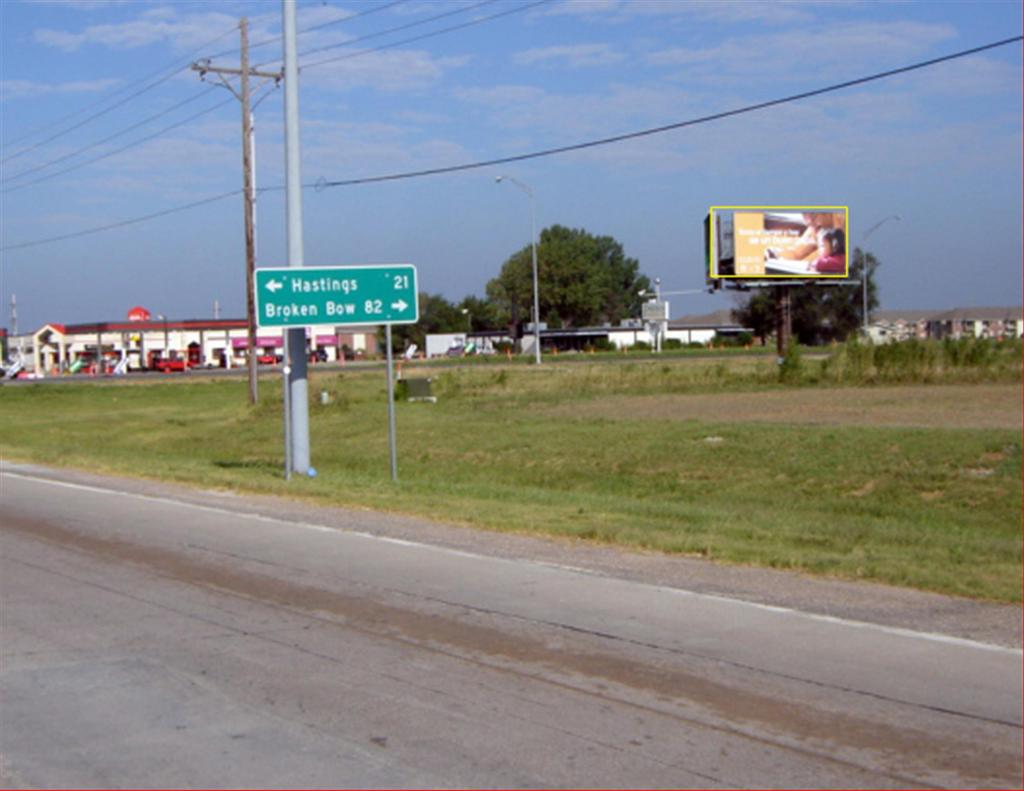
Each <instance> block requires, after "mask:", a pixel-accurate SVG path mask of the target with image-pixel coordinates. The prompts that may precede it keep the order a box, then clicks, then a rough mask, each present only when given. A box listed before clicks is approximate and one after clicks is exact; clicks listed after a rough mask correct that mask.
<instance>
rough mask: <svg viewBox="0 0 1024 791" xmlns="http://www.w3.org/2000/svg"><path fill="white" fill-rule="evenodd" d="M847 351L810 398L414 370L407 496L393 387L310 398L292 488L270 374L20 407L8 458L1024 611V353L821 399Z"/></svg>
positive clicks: (564, 376)
mask: <svg viewBox="0 0 1024 791" xmlns="http://www.w3.org/2000/svg"><path fill="white" fill-rule="evenodd" d="M839 353H842V354H846V355H849V354H851V352H850V351H849V350H837V351H836V352H834V353H833V354H832V356H831V358H830V361H827V362H819V361H806V360H805V361H803V362H801V363H799V365H800V371H799V374H800V375H799V377H798V378H797V380H796V381H798V382H799V383H800V384H801V385H802V386H797V387H781V386H779V385H778V384H777V383H776V380H777V379H778V373H777V369H776V366H775V363H774V361H773V360H769V359H757V358H749V359H746V358H744V359H735V360H727V361H722V360H700V359H692V358H688V359H686V358H684V359H678V360H675V361H666V360H648V361H644V362H636V363H633V362H630V363H625V364H618V365H604V364H601V363H600V362H594V363H591V364H579V363H576V364H573V365H560V364H557V363H554V362H552V361H549V362H547V363H545V365H544V366H543V367H541V368H540V369H537V368H524V367H521V366H511V367H503V366H499V365H487V366H477V367H472V368H465V369H454V370H451V369H449V370H442V371H438V370H436V369H435V370H432V371H420V372H419V374H430V375H432V376H434V390H435V393H436V394H437V395H438V396H439V401H438V403H437V404H425V403H412V404H410V403H405V402H402V403H399V404H398V408H397V409H398V445H399V474H400V478H401V481H400V483H399V484H398V485H393V484H392V483H391V482H390V480H389V475H388V460H387V454H388V451H387V428H386V403H385V384H384V374H383V372H382V371H380V370H377V371H362V372H343V373H340V374H338V373H336V372H335V373H329V374H324V375H318V376H315V377H314V378H313V380H312V384H311V388H310V392H311V404H310V429H311V435H312V445H313V463H314V465H315V466H316V467H317V469H318V471H319V475H318V477H317V478H315V479H312V480H307V479H302V480H293V481H292V482H290V483H286V482H285V481H283V480H282V479H281V466H282V451H281V433H282V432H281V391H280V386H279V384H278V382H277V381H276V377H275V379H274V380H273V381H269V380H265V381H263V382H262V383H261V396H262V401H261V403H260V405H259V406H257V407H255V408H250V407H249V406H248V405H247V404H246V395H245V394H246V384H245V382H243V381H230V382H229V381H223V380H208V381H194V382H185V381H181V380H176V381H173V382H171V381H168V382H167V383H160V384H138V385H132V384H130V383H125V384H124V385H115V386H95V385H64V386H60V387H54V386H30V387H17V388H4V389H2V390H0V409H2V411H3V414H4V426H5V438H4V445H5V447H4V456H6V457H8V458H12V459H21V460H26V461H34V462H40V463H46V464H56V465H68V466H76V467H83V468H87V469H90V470H95V471H109V472H115V473H122V474H124V473H126V474H131V475H141V476H147V477H154V478H162V479H165V480H174V481H183V482H188V483H199V484H202V485H205V486H225V487H232V488H236V489H241V490H249V491H259V492H265V493H273V494H288V495H292V496H301V497H308V498H312V499H316V500H320V501H323V502H330V503H339V504H348V505H364V506H369V507H372V508H381V509H389V510H396V511H403V512H407V513H415V514H421V515H424V516H429V517H434V518H439V519H444V520H450V521H456V522H464V523H468V524H474V525H479V526H484V527H488V528H492V529H500V530H513V531H521V532H534V533H543V534H548V535H555V536H564V537H571V538H579V539H589V540H596V541H602V542H608V543H614V544H621V545H625V546H631V547H639V548H645V549H653V550H659V551H664V552H676V553H685V554H689V555H698V556H702V557H707V558H711V559H715V560H722V561H728V562H736V563H748V564H754V565H761V566H771V567H777V568H792V569H800V570H804V571H809V572H812V573H819V574H828V575H834V576H838V577H844V578H854V579H869V580H875V581H881V582H887V583H891V584H896V585H904V586H911V587H916V588H922V589H928V590H934V591H940V592H945V593H953V594H959V595H966V596H972V597H978V598H986V599H993V600H999V601H1012V602H1019V601H1020V595H1021V583H1020V580H1021V532H1020V527H1021V431H1020V393H1021V391H1020V369H1019V359H1020V358H1019V348H1018V351H1017V352H1016V357H1015V358H1014V357H1013V354H1012V350H1010V352H1009V353H1005V352H1003V353H1000V354H997V355H996V356H995V357H993V358H992V359H990V360H989V361H988V362H986V363H984V364H979V365H971V364H967V363H964V364H963V365H959V366H957V365H953V364H951V363H949V362H948V361H946V362H942V361H941V360H940V361H939V362H938V363H937V367H935V368H933V369H929V370H930V371H931V373H929V374H928V375H927V376H925V377H921V376H919V375H918V374H913V375H911V374H904V375H901V376H903V378H909V379H910V380H911V381H918V380H920V379H922V378H923V379H926V380H929V381H942V380H943V379H946V380H949V381H954V382H972V381H979V380H988V381H989V382H990V383H989V384H958V385H955V386H942V385H923V386H922V385H903V386H899V387H860V388H857V389H852V388H849V387H843V388H839V387H835V386H832V385H828V386H826V385H823V384H821V383H822V382H823V381H828V380H829V379H830V376H831V377H834V376H835V373H834V372H835V371H836V366H837V362H836V361H835V358H836V356H837V354H839ZM852 353H856V354H863V353H862V352H860V351H858V350H854V352H852ZM851 368H852V366H851V365H845V366H844V368H843V370H844V371H845V373H844V379H842V380H841V381H850V378H851V374H850V373H849V372H850V370H851ZM830 369H831V371H832V374H831V375H830V374H829V370H830ZM405 374H406V376H416V375H418V373H417V371H416V369H415V367H412V368H410V367H409V366H407V367H406V370H405ZM900 378H901V377H899V376H888V377H882V376H879V375H878V374H877V367H876V366H875V365H874V364H873V363H872V364H869V365H864V364H863V361H862V362H861V378H860V381H899V380H900ZM993 381H994V382H996V383H994V384H993V383H991V382H993ZM814 382H818V385H817V386H812V385H813V383H814ZM322 390H325V391H327V392H328V394H329V396H330V403H329V404H327V405H326V406H325V405H321V404H320V401H319V394H320V392H321V391H322ZM975 402H977V403H975ZM766 404H767V405H769V406H768V407H767V408H766V407H765V405H766ZM844 404H845V405H846V406H845V407H844V408H840V406H841V405H844Z"/></svg>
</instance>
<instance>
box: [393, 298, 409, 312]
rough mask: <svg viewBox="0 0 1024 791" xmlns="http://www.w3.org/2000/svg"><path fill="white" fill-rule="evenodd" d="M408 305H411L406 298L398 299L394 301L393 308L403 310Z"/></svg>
mask: <svg viewBox="0 0 1024 791" xmlns="http://www.w3.org/2000/svg"><path fill="white" fill-rule="evenodd" d="M407 307H409V303H408V302H406V301H405V300H404V299H400V300H398V302H392V303H391V309H392V310H397V311H403V310H405V309H406V308H407Z"/></svg>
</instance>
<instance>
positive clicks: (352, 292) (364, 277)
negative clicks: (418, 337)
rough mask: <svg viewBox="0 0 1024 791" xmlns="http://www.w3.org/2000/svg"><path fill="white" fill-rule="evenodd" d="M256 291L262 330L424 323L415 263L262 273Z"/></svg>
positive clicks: (291, 269) (260, 272)
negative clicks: (420, 318)
mask: <svg viewBox="0 0 1024 791" xmlns="http://www.w3.org/2000/svg"><path fill="white" fill-rule="evenodd" d="M255 288H256V323H257V325H259V326H260V327H310V326H315V325H320V324H327V325H331V326H345V325H355V324H415V323H416V322H417V321H418V320H419V299H418V292H417V284H416V267H415V266H413V265H412V264H374V265H367V266H328V267H271V268H266V269H257V270H256V284H255Z"/></svg>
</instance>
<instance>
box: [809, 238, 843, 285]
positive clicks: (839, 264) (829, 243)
mask: <svg viewBox="0 0 1024 791" xmlns="http://www.w3.org/2000/svg"><path fill="white" fill-rule="evenodd" d="M807 271H808V272H817V273H818V274H822V275H842V274H845V273H846V234H845V233H843V230H842V228H832V229H831V230H828V231H822V233H821V239H820V243H819V246H818V257H817V258H816V259H815V260H814V261H812V262H811V263H810V264H809V265H808V266H807Z"/></svg>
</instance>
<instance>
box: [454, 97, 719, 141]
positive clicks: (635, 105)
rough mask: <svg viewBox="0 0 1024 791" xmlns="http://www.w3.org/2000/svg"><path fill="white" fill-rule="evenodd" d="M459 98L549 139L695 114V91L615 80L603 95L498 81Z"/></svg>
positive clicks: (495, 119) (508, 125)
mask: <svg viewBox="0 0 1024 791" xmlns="http://www.w3.org/2000/svg"><path fill="white" fill-rule="evenodd" d="M455 95H456V98H458V99H461V100H462V101H465V102H468V103H471V104H475V105H479V106H481V107H485V108H489V109H490V111H491V116H490V122H491V123H492V124H494V125H496V126H499V127H501V128H503V129H505V130H511V131H515V132H520V131H522V130H525V129H528V130H531V132H532V133H533V134H534V135H535V136H537V135H540V136H544V137H545V139H547V140H549V141H551V142H556V141H557V142H559V143H562V142H575V140H576V139H579V138H581V137H584V136H588V137H597V136H604V135H609V134H615V133H618V132H626V131H629V130H631V129H635V128H639V127H642V126H653V125H657V124H661V123H666V122H667V121H672V120H676V119H678V118H680V117H685V116H686V115H688V114H696V113H697V111H698V109H699V106H698V105H697V104H696V103H695V101H694V96H693V94H691V93H689V92H687V91H683V90H680V89H674V88H666V87H664V86H662V85H653V86H642V85H632V84H614V85H612V86H610V88H609V89H608V90H607V91H606V92H604V93H586V94H557V93H550V92H547V91H544V90H543V89H541V88H536V87H532V86H521V85H499V86H495V87H494V88H474V89H465V90H461V91H457V92H456V94H455Z"/></svg>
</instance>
